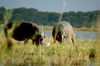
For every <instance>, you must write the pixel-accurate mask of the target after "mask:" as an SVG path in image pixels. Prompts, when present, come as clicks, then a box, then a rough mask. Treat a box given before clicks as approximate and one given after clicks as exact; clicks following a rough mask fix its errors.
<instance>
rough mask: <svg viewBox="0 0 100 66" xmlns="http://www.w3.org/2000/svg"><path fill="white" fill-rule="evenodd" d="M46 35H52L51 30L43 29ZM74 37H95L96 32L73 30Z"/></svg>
mask: <svg viewBox="0 0 100 66" xmlns="http://www.w3.org/2000/svg"><path fill="white" fill-rule="evenodd" d="M44 33H45V36H46V37H52V31H44ZM74 33H75V38H80V39H86V38H89V39H95V38H97V32H95V31H75V32H74Z"/></svg>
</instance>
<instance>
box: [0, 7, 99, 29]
mask: <svg viewBox="0 0 100 66" xmlns="http://www.w3.org/2000/svg"><path fill="white" fill-rule="evenodd" d="M8 10H9V11H10V10H11V9H8ZM5 12H6V9H5V7H2V6H1V7H0V24H4V18H3V17H4V15H5ZM99 15H100V10H96V11H88V12H82V11H78V12H74V11H70V12H64V13H63V17H62V21H67V22H69V23H70V24H71V25H72V26H73V27H76V28H81V27H87V28H91V27H94V28H96V22H97V18H98V16H99ZM59 16H60V13H57V12H43V11H39V10H38V9H35V8H25V7H21V8H15V9H14V10H13V12H12V17H11V19H10V20H9V22H13V21H30V22H34V23H37V24H38V25H46V26H54V25H55V24H56V23H57V22H58V19H59Z"/></svg>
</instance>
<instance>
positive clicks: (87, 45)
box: [0, 35, 96, 66]
mask: <svg viewBox="0 0 100 66" xmlns="http://www.w3.org/2000/svg"><path fill="white" fill-rule="evenodd" d="M0 39H1V40H0V65H35V66H39V65H44V66H48V65H54V66H55V65H57V66H62V65H63V66H72V65H73V66H76V65H81V64H84V63H86V62H88V61H89V57H93V56H91V53H92V54H93V55H95V49H94V45H95V44H96V40H95V39H94V40H91V39H84V40H83V39H76V45H75V46H74V45H73V44H71V43H70V42H69V41H68V42H67V44H64V43H62V44H59V43H58V42H57V43H56V48H55V44H54V43H53V38H49V37H46V38H45V41H46V42H49V41H50V42H51V45H50V46H42V45H40V46H36V45H33V44H32V42H31V40H29V42H28V43H27V44H26V45H24V44H22V43H21V42H19V41H15V40H13V41H14V44H13V48H12V50H10V52H8V51H7V49H6V41H5V40H6V38H5V37H4V35H0ZM55 53H56V55H55ZM86 64H87V63H86Z"/></svg>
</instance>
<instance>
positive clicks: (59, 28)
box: [52, 21, 75, 44]
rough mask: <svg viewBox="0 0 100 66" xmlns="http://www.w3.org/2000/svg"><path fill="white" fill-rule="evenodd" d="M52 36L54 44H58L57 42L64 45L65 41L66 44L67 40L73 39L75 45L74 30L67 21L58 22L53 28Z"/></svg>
mask: <svg viewBox="0 0 100 66" xmlns="http://www.w3.org/2000/svg"><path fill="white" fill-rule="evenodd" d="M52 36H53V39H54V43H56V40H57V41H58V42H60V43H62V42H63V40H64V41H65V42H66V40H67V39H72V42H73V43H74V44H75V35H74V30H73V28H72V26H71V25H70V24H69V23H68V22H66V21H61V22H58V23H57V24H56V25H55V26H54V27H53V30H52Z"/></svg>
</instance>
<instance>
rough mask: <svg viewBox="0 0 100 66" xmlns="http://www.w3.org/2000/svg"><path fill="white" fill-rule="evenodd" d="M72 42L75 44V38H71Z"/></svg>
mask: <svg viewBox="0 0 100 66" xmlns="http://www.w3.org/2000/svg"><path fill="white" fill-rule="evenodd" d="M72 42H73V44H75V37H74V36H72Z"/></svg>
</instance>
